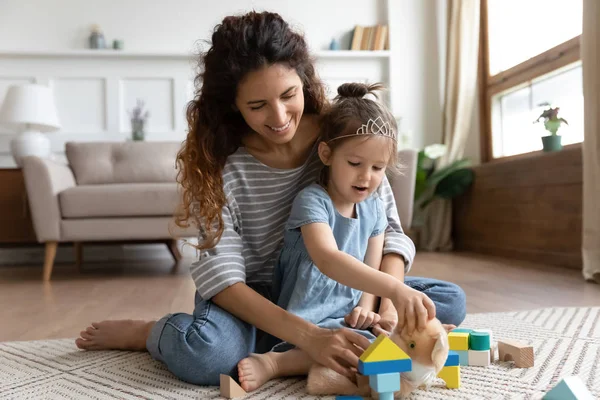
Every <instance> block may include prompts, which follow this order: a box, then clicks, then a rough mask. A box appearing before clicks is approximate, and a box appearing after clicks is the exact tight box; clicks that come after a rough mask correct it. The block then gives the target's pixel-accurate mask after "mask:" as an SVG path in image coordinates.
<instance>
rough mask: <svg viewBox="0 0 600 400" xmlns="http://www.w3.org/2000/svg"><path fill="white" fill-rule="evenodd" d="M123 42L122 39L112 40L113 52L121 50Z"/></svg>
mask: <svg viewBox="0 0 600 400" xmlns="http://www.w3.org/2000/svg"><path fill="white" fill-rule="evenodd" d="M123 47H124V42H123V40H122V39H115V40H113V49H115V50H123Z"/></svg>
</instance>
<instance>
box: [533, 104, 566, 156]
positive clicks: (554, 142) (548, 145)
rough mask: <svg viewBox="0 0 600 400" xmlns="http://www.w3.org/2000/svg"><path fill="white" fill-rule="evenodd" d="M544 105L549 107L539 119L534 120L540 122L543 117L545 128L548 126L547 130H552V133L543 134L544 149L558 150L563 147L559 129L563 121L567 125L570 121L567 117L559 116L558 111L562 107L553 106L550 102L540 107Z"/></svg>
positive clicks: (541, 105) (542, 105)
mask: <svg viewBox="0 0 600 400" xmlns="http://www.w3.org/2000/svg"><path fill="white" fill-rule="evenodd" d="M544 106H545V107H548V108H546V109H545V110H544V111H543V112H542V114H541V115H540V116H539V117H538V119H536V120H535V121H533V122H534V123H538V122H540V120H542V119H543V120H544V128H546V130H547V131H548V132H550V135H548V136H542V144H543V146H544V151H558V150H560V149H562V144H561V136H560V135H557V132H558V129H559V128H560V127H561V125H562V124H563V123H564V124H567V125H569V123H568V122H567V120H566V119H564V118H560V117H559V116H558V111H559V110H560V107H554V108H552V107H551V106H550V104H549V103H542V104H540V107H544Z"/></svg>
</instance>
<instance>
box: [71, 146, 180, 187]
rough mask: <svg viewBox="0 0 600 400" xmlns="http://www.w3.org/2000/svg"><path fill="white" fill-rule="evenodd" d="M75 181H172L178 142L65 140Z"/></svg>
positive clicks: (82, 183)
mask: <svg viewBox="0 0 600 400" xmlns="http://www.w3.org/2000/svg"><path fill="white" fill-rule="evenodd" d="M65 147H66V150H65V151H66V155H67V159H68V160H69V165H70V166H71V169H72V170H73V174H74V175H75V180H76V181H77V184H78V185H97V184H103V183H154V182H175V179H176V175H177V171H176V169H175V158H176V156H177V152H178V151H179V148H180V144H179V143H177V142H114V143H110V142H109V143H106V142H87V143H86V142H68V143H66V146H65Z"/></svg>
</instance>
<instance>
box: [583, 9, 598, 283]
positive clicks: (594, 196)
mask: <svg viewBox="0 0 600 400" xmlns="http://www.w3.org/2000/svg"><path fill="white" fill-rule="evenodd" d="M599 25H600V1H599V0H584V1H583V33H582V35H581V60H582V64H583V98H584V133H585V135H584V142H583V146H582V147H583V248H582V255H583V276H584V278H585V279H586V280H595V281H596V282H597V283H600V49H599V48H598V46H600V26H599Z"/></svg>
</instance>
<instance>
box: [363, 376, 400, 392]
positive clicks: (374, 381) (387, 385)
mask: <svg viewBox="0 0 600 400" xmlns="http://www.w3.org/2000/svg"><path fill="white" fill-rule="evenodd" d="M369 386H371V389H373V390H374V391H376V392H377V393H385V392H397V391H399V390H400V373H399V372H394V373H393V374H378V375H371V376H369Z"/></svg>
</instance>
